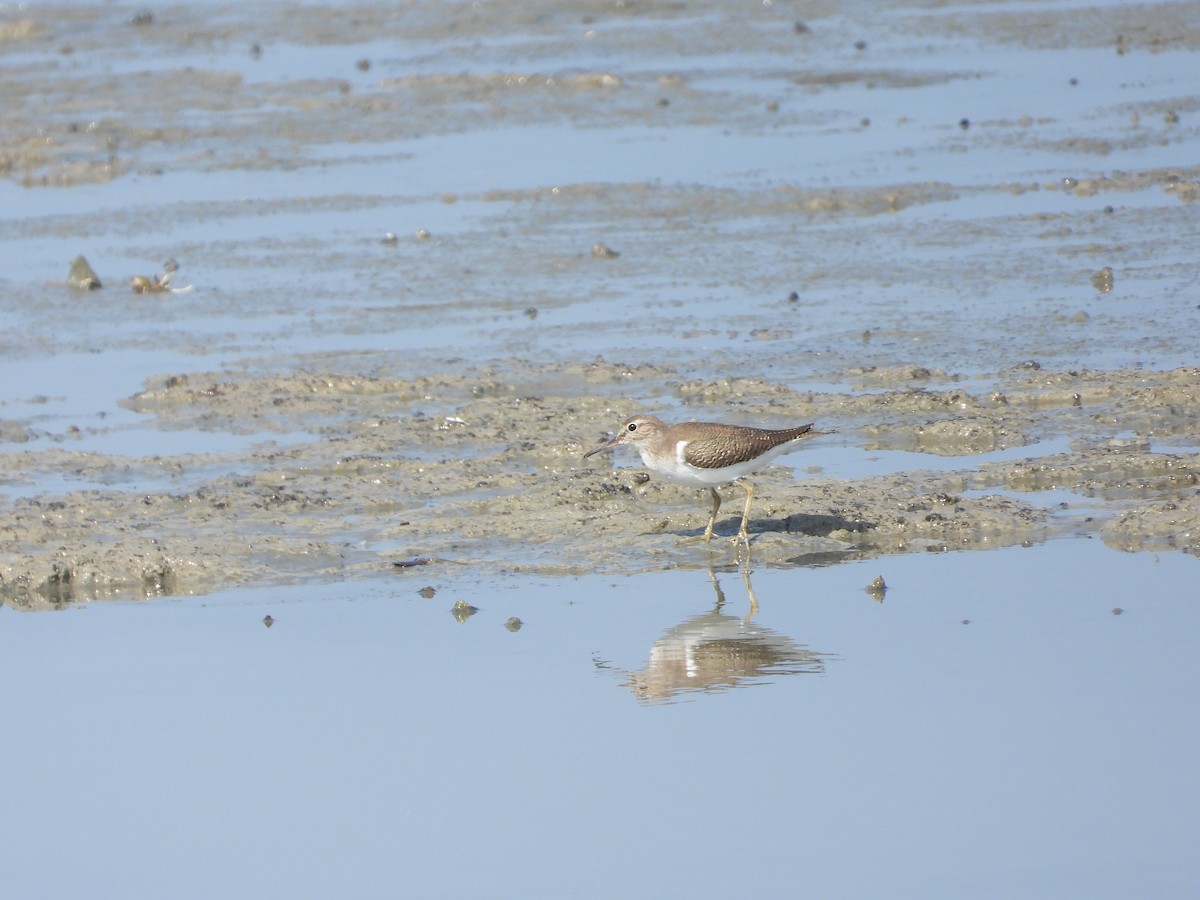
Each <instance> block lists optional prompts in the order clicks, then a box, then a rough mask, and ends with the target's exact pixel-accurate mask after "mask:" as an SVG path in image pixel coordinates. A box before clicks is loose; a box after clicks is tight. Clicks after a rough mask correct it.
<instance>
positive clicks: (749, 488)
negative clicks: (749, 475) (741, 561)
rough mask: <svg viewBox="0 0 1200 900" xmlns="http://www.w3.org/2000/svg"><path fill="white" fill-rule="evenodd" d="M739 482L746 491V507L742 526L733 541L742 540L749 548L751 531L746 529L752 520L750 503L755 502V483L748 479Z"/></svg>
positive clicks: (743, 512) (743, 511)
mask: <svg viewBox="0 0 1200 900" xmlns="http://www.w3.org/2000/svg"><path fill="white" fill-rule="evenodd" d="M738 484H740V485H741V486H742V488H743V490H745V492H746V508H745V509H743V510H742V527H741V528H739V529H738V533H737V536H736V537H735V538H734V539H733V542H734V543H735V544H736V543H737V542H738V541H741V542H742V543H743V544H745V545H746V549H747V550H749V549H750V533H749V532H748V531H747V530H746V525H747V523H749V521H750V504H751V503H753V502H754V485H752V484H751V483H750V482H748V481H739V482H738Z"/></svg>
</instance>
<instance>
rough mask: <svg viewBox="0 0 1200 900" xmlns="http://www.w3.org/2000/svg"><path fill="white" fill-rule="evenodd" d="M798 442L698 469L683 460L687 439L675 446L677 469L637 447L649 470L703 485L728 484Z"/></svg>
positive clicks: (663, 475)
mask: <svg viewBox="0 0 1200 900" xmlns="http://www.w3.org/2000/svg"><path fill="white" fill-rule="evenodd" d="M800 443H801V440H799V439H798V440H794V441H788V442H787V443H786V444H780V445H779V446H778V447H772V448H771V449H770V450H768V451H767V452H766V453H764V454H763V455H762V456H756V457H755V458H754V459H751V460H748V461H747V462H740V463H734V464H733V465H732V466H726V467H725V468H723V469H700V468H697V467H696V466H690V465H688V464H687V463H686V462H684V461H683V451H684V450H685V449H687V445H688V442H687V441H680V442H679V445H678V446H677V447H676V448H675V460H676V462H677V463H678V466H679V469H678V470H675V469H667V468H663V467H661V466H656V465H655V464H654V462H653V461H652V460H650V459H647V458H646V454H645V452H643V450H642V448H641V447H638V448H637V449H638V453H639V455H641V457H642V465H644V466H645V467H646V468H647V469H649V470H650V471H651V472H654V473H655V474H657V475H660V476H662V477H663V478H665V479H667V481H673V482H675V483H676V484H687V485H692V486H699V487H705V486H711V485H714V484H728V483H729V482H731V481H736V480H737V479H739V478H741V477H742V476H743V475H749V474H750V473H751V472H754V471H757V470H758V469H761V468H762V467H763V466H765V465H766V464H767V463H769V462H770V461H771V460H773V459H774V458H775V457H777V456H781V455H783V454H784V453H787V452H788V451H790V450H796V449H798V447H799V445H800Z"/></svg>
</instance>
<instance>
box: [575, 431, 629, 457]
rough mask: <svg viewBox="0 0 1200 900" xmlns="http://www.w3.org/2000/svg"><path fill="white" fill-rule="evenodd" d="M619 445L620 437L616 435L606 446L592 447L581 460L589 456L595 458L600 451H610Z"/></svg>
mask: <svg viewBox="0 0 1200 900" xmlns="http://www.w3.org/2000/svg"><path fill="white" fill-rule="evenodd" d="M619 443H621V435H619V434H618V435H617V436H616V437H615V438H613V439H612V440H611V441H609V442H608V443H607V444H601V445H600V446H599V447H593V448H592V449H591V450H589V451H588V452H587V453H585V454H583V458H584V459H587V458H588V457H589V456H595V455H596V454H597V453H599V452H600V451H601V450H611V449H612V448H613V447H615V446H617V444H619Z"/></svg>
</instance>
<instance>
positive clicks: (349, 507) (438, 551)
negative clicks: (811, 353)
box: [0, 361, 1200, 607]
mask: <svg viewBox="0 0 1200 900" xmlns="http://www.w3.org/2000/svg"><path fill="white" fill-rule="evenodd" d="M914 374H915V376H916V377H918V378H925V377H926V375H927V373H924V372H917V373H914V372H912V371H906V370H900V371H895V372H891V373H885V372H878V373H873V379H874V381H875V382H876V388H875V389H874V390H872V391H871V392H866V393H853V392H847V393H839V394H822V393H813V392H795V391H792V390H790V389H788V388H787V387H786V386H783V385H771V384H763V383H759V382H753V383H751V382H738V381H736V380H735V381H724V382H711V381H709V382H687V381H683V380H679V373H675V372H672V371H669V370H666V369H663V368H653V369H651V368H649V367H647V368H645V369H641V370H639V369H638V367H636V366H623V365H620V364H610V363H604V362H596V363H594V364H592V365H589V366H578V367H572V368H571V369H569V370H568V369H566V368H563V367H557V366H533V365H530V364H528V363H522V362H520V361H509V362H508V363H507V365H505V366H504V367H503V368H499V367H492V368H488V369H484V370H479V371H476V372H472V373H470V374H465V375H452V374H449V373H447V374H444V375H441V376H437V377H429V378H425V379H418V380H407V379H400V378H384V377H378V376H374V377H366V376H350V375H337V374H334V373H332V372H327V373H324V374H316V373H313V374H297V375H291V376H272V377H251V376H246V377H241V378H238V377H230V376H229V374H228V373H224V374H223V373H215V372H214V373H192V374H187V375H184V374H174V375H171V376H167V377H165V378H162V379H159V380H157V382H156V383H155V384H153V385H151V386H149V387H148V389H147V390H146V391H144V392H142V393H140V394H138V395H136V396H134V397H132V398H129V399H128V400H127V401H126V404H127V405H128V406H130V407H131V408H133V409H135V410H137V411H138V412H140V413H142V414H144V415H148V416H152V417H154V419H155V420H156V426H157V427H158V428H162V429H179V428H199V429H205V428H209V429H222V430H228V431H233V432H236V431H238V430H239V429H240V430H244V431H247V432H250V433H253V434H269V433H270V432H272V431H278V432H279V433H281V434H284V433H286V434H293V435H294V434H296V433H299V432H308V438H307V439H302V440H297V441H295V442H294V443H290V444H277V443H275V442H271V441H265V442H263V443H261V444H260V445H259V446H257V447H255V448H254V449H251V450H249V451H248V452H246V453H241V454H224V455H222V454H193V455H188V456H179V457H172V458H162V457H149V458H136V457H121V456H111V455H105V454H98V453H91V452H86V451H73V450H71V449H70V448H69V443H68V444H67V445H66V446H60V447H54V448H48V449H41V450H30V451H23V452H17V453H7V454H4V455H3V456H2V457H0V464H2V465H3V466H4V468H3V470H0V480H2V481H3V483H9V484H12V483H16V482H18V481H20V480H27V481H34V482H36V480H37V479H38V478H39V477H51V476H55V475H57V476H69V477H70V478H72V479H77V480H83V481H87V482H94V483H97V484H105V483H108V484H111V485H112V486H111V487H109V488H107V489H89V490H75V491H68V492H64V493H59V494H49V493H45V494H35V495H34V496H31V497H27V498H24V499H18V500H15V501H10V502H6V503H5V504H4V505H3V507H2V508H0V536H2V539H3V546H4V548H5V551H4V553H3V555H2V556H0V581H2V583H3V595H4V598H5V600H6V601H7V602H8V603H11V604H13V605H14V606H21V607H30V606H45V605H53V604H60V603H64V602H70V601H79V600H92V599H100V598H105V597H151V596H159V595H164V594H177V593H203V592H206V591H210V590H213V589H216V588H220V587H228V586H232V585H239V584H242V585H244V584H259V583H278V582H288V581H290V580H302V579H304V580H306V579H312V578H318V579H320V578H353V577H365V576H378V575H380V574H381V573H388V572H391V571H393V563H395V562H399V561H403V560H407V559H412V558H418V557H420V558H427V559H429V560H431V562H430V563H429V565H427V566H422V567H414V568H412V569H395V572H396V574H397V576H398V577H404V578H412V579H416V580H420V579H422V578H424V579H428V578H430V577H433V576H432V572H434V571H435V570H438V569H441V570H444V571H445V572H459V573H461V572H465V571H470V572H471V573H472V574H473V575H476V576H479V577H490V576H493V575H498V574H500V573H503V572H525V573H534V574H545V575H573V574H582V573H588V572H605V573H629V572H637V571H644V570H649V569H658V568H667V567H678V566H686V567H693V566H695V567H702V566H705V565H711V564H714V563H715V564H718V565H720V564H726V563H728V562H730V561H732V560H733V559H734V552H733V551H732V550H731V549H730V546H729V543H728V541H727V537H728V536H729V535H731V534H732V533H733V529H734V528H735V527H736V523H737V516H736V509H733V507H734V506H736V504H730V505H728V506H727V507H726V509H725V511H724V514H723V515H722V516H721V517H720V519H719V520H718V532H719V533H720V534H721V535H723V539H722V540H720V541H717V540H714V542H713V544H712V545H711V546H710V547H709V548H703V547H697V546H695V545H680V543H679V541H680V539H681V538H683V537H686V536H689V535H694V534H696V533H698V532H699V531H700V530H701V526H702V525H703V524H704V505H703V501H702V498H701V496H700V492H697V491H691V490H688V489H684V488H679V487H676V486H672V485H668V484H663V483H660V482H657V481H655V480H654V479H652V478H649V477H648V476H647V475H646V473H645V472H644V471H643V470H642V469H641V468H640V466H638V465H636V464H634V460H633V459H625V460H622V461H620V462H619V464H618V466H617V467H616V468H613V467H612V466H611V464H610V463H608V462H607V461H604V460H600V461H599V462H598V464H597V461H596V460H592V461H589V462H584V461H583V460H582V454H583V452H584V451H586V450H587V449H590V447H591V446H593V445H594V444H595V443H596V442H597V441H598V440H600V439H601V438H602V437H603V435H604V433H605V432H606V431H607V430H609V429H611V428H613V427H615V426H616V424H617V423H618V422H619V420H620V418H621V417H622V416H623V415H624V414H625V412H626V411H627V410H631V409H633V408H634V404H635V403H636V401H635V400H634V399H632V397H626V398H624V399H622V398H620V397H619V395H616V394H615V393H614V392H615V391H619V390H620V389H621V388H628V387H629V386H630V381H631V380H637V381H640V382H641V384H642V386H643V387H645V386H646V385H647V383H649V382H651V381H653V382H656V383H657V388H656V389H666V390H674V392H675V393H676V395H677V396H678V397H679V398H680V402H681V403H682V404H684V405H683V406H682V409H684V410H686V415H687V417H688V418H699V419H710V418H714V417H717V416H722V417H724V418H726V419H732V420H737V421H745V422H765V423H767V424H771V425H774V424H777V423H780V422H784V421H788V420H792V419H800V420H804V421H808V420H810V419H811V420H815V421H818V422H819V423H820V425H821V426H822V427H830V428H836V429H838V433H837V436H836V438H835V437H834V436H829V437H826V438H823V439H822V440H824V441H831V442H833V441H837V442H839V443H841V444H842V445H843V446H854V445H863V446H867V447H870V448H876V449H880V450H917V451H919V452H921V453H925V454H929V455H930V461H931V466H930V468H929V469H926V470H913V471H905V472H902V473H896V474H889V475H883V476H868V477H862V478H853V479H844V478H831V477H828V476H827V475H823V474H822V473H819V472H817V473H805V472H804V453H803V451H802V452H801V453H799V454H796V455H795V456H794V457H792V458H790V459H788V460H786V461H787V462H789V464H791V465H795V466H797V467H798V468H799V469H800V472H801V477H798V478H793V477H792V473H791V472H790V471H789V470H788V469H786V468H780V467H778V466H776V467H773V468H771V469H768V470H765V471H763V472H761V473H758V475H757V477H755V478H754V481H755V483H756V485H757V488H758V498H757V500H756V504H755V507H754V511H753V515H752V526H751V528H752V534H753V542H752V552H751V560H752V563H753V564H754V565H771V566H789V565H808V564H814V563H820V562H823V561H831V560H836V559H839V558H860V559H861V558H864V557H876V556H885V555H888V554H893V553H903V552H918V551H919V552H929V551H946V550H981V549H990V548H995V547H1006V546H1013V545H1028V544H1033V543H1038V542H1042V541H1046V540H1050V539H1053V538H1057V537H1064V536H1080V535H1084V536H1088V537H1096V538H1099V539H1101V540H1103V541H1104V542H1105V543H1107V544H1108V545H1109V546H1111V547H1113V548H1114V549H1116V550H1123V551H1125V550H1153V551H1166V550H1178V551H1181V552H1186V553H1195V552H1197V551H1198V550H1200V490H1198V489H1197V486H1198V485H1200V454H1198V453H1196V452H1195V451H1194V450H1190V449H1185V448H1189V447H1194V446H1196V445H1197V444H1200V434H1197V431H1198V430H1200V389H1198V388H1197V385H1198V384H1200V370H1195V369H1190V370H1178V371H1171V372H1161V373H1153V372H1136V373H1135V372H1075V373H1065V372H1045V371H1037V372H1030V371H1028V370H1022V369H1018V370H1016V371H1014V372H1012V373H1009V374H1008V375H1007V376H1005V377H1004V379H1003V380H1004V381H1005V382H1006V383H1005V386H1004V389H1003V391H993V392H991V393H990V394H989V395H987V396H979V395H976V394H973V393H971V392H969V391H967V390H964V389H959V388H949V389H946V388H945V387H942V388H929V387H924V386H914V385H912V384H911V383H907V384H906V383H905V382H906V381H907V382H911V380H912V379H913V377H914ZM556 380H557V381H559V382H563V383H565V382H568V381H570V382H574V383H576V384H579V385H586V384H590V385H591V386H593V388H594V389H595V390H594V391H593V392H592V393H589V392H587V391H586V390H579V391H577V392H571V393H563V394H558V395H553V394H546V393H543V394H533V393H527V392H526V391H527V388H528V387H529V386H532V385H535V384H543V385H544V384H547V383H550V382H553V381H556ZM432 410H438V411H437V412H433V411H432ZM314 423H322V424H319V425H314ZM1118 423H1119V427H1118ZM1118 431H1119V432H1120V433H1122V434H1124V433H1128V432H1133V433H1134V434H1135V435H1137V436H1138V437H1136V438H1120V439H1118V438H1114V437H1113V435H1114V434H1115V433H1117V432H1118ZM1064 433H1066V434H1070V435H1071V436H1072V443H1071V449H1070V451H1069V452H1066V453H1051V454H1045V455H1039V454H1038V452H1037V449H1038V448H1037V444H1038V442H1039V440H1041V439H1043V438H1048V437H1049V436H1051V435H1055V434H1064ZM1014 447H1015V448H1023V452H1025V453H1027V454H1028V456H1026V457H1024V458H1020V459H1014V460H1012V461H1007V462H987V463H984V464H982V465H978V464H977V465H972V463H971V457H972V456H973V455H978V454H986V453H989V452H992V451H996V450H999V449H1004V448H1014ZM1173 447H1175V448H1178V449H1172V448H1173ZM631 456H632V454H631ZM222 470H224V473H223V474H220V475H216V476H213V477H206V475H205V473H211V472H216V471H222ZM127 484H132V485H134V487H133V488H132V489H126V488H123V485H127ZM173 484H174V485H177V487H172V485H173ZM137 485H142V487H137ZM149 485H157V486H155V487H147V486H149ZM1046 491H1055V492H1062V491H1069V492H1073V493H1074V494H1075V495H1076V496H1075V497H1074V498H1073V499H1072V500H1071V501H1059V502H1053V503H1047V502H1045V501H1042V500H1040V495H1041V494H1042V493H1043V492H1046ZM733 492H734V493H736V489H734V491H733ZM729 496H732V494H730V495H729ZM1055 496H1057V493H1056V494H1055Z"/></svg>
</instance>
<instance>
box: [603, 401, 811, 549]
mask: <svg viewBox="0 0 1200 900" xmlns="http://www.w3.org/2000/svg"><path fill="white" fill-rule="evenodd" d="M812 428H813V427H812V425H811V424H808V425H799V426H797V427H795V428H780V429H775V430H772V429H766V428H751V427H748V426H742V425H723V424H721V423H718V422H682V423H680V424H679V425H667V424H666V423H665V422H663V421H661V420H660V419H656V418H655V417H654V416H633V417H632V418H630V419H627V420H626V421H625V424H623V425H622V426H621V430H620V431H619V432H618V433H617V436H616V437H614V438H613V439H612V440H611V441H609V442H608V443H606V444H601V445H600V446H599V447H596V448H594V449H592V450H589V451H588V452H587V453H585V454H584V458H585V459H586V458H587V457H589V456H592V455H593V454H595V453H599V452H600V451H601V450H608V449H611V448H613V447H616V446H618V445H620V444H631V445H632V446H633V447H634V448H635V449H636V450H637V451H638V454H639V455H640V456H641V457H642V464H643V465H644V466H645V467H646V468H647V469H649V470H650V471H652V472H655V473H657V474H659V475H661V476H662V477H664V478H666V479H668V480H670V481H674V482H677V483H679V484H689V485H699V486H702V487H707V488H708V489H709V491H710V492H711V494H712V499H713V506H712V515H711V516H710V517H709V520H708V527H707V528H706V529H705V530H704V540H706V541H707V540H709V539H710V538H711V537H712V530H713V525H714V523H715V522H716V520H717V512H718V511H719V510H720V508H721V495H720V494H718V493H717V490H716V488H715V487H714V485H718V484H725V483H727V482H731V481H737V480H738V479H740V478H741V477H742V476H743V475H748V474H750V473H751V472H753V471H755V470H756V469H759V468H762V467H763V466H765V465H766V464H767V463H769V462H770V461H771V460H773V459H774V458H775V457H777V456H779V455H781V454H783V453H787V452H790V451H792V450H795V449H796V448H797V447H799V445H800V443H801V442H802V441H804V440H805V439H807V438H810V437H816V436H817V435H819V434H828V432H824V431H813V430H812ZM739 483H740V484H741V485H742V488H743V490H745V491H746V508H745V510H744V511H743V513H742V524H741V527H740V528H739V529H738V536H737V538H735V540H741V541H743V542H744V543H745V544H746V546H747V547H749V546H750V537H749V535H748V534H747V531H746V524H747V521H748V520H749V517H750V503H751V501H752V500H753V498H754V487H753V486H752V485H750V484H749V483H747V482H744V481H743V482H739Z"/></svg>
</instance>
